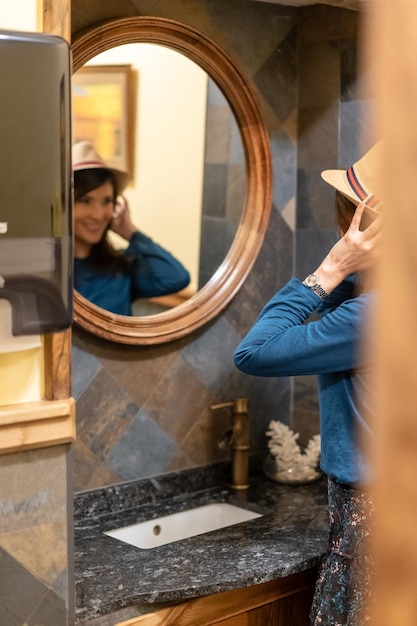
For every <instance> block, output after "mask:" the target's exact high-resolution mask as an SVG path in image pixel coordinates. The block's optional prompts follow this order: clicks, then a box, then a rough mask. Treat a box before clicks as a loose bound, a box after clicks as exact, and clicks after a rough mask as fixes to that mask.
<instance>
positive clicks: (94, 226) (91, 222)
mask: <svg viewBox="0 0 417 626" xmlns="http://www.w3.org/2000/svg"><path fill="white" fill-rule="evenodd" d="M114 192H115V190H114V187H113V185H112V183H111V182H110V181H107V182H105V183H103V184H102V185H100V187H96V188H95V189H93V190H91V191H88V192H86V193H85V194H84V195H82V196H80V197H77V195H76V198H75V202H74V252H75V256H76V257H77V258H85V257H87V256H88V255H89V254H90V252H91V247H92V246H93V245H94V244H96V243H98V242H99V241H100V240H101V239H102V238H103V236H104V234H105V232H106V230H107V228H108V226H109V224H110V222H111V220H112V218H113V212H114V206H115V198H114Z"/></svg>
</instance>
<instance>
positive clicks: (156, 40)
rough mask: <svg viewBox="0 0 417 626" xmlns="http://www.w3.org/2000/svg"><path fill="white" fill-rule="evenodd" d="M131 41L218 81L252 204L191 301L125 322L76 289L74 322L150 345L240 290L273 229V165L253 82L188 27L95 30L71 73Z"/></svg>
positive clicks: (156, 23) (121, 22)
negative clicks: (176, 56) (159, 49)
mask: <svg viewBox="0 0 417 626" xmlns="http://www.w3.org/2000/svg"><path fill="white" fill-rule="evenodd" d="M128 43H153V44H159V45H162V46H166V47H168V48H172V49H173V50H175V51H177V52H180V53H181V54H184V55H185V56H187V57H188V58H189V59H191V60H192V61H194V62H195V63H197V64H198V65H199V66H200V67H202V68H203V69H204V70H205V71H206V72H207V73H208V74H209V76H210V77H211V78H213V80H214V81H215V82H216V83H217V85H218V86H219V87H220V89H221V90H222V91H223V93H224V95H225V97H226V99H227V100H228V102H229V104H230V106H231V108H232V110H233V112H234V114H235V117H236V121H237V124H238V127H239V130H240V133H241V137H242V142H243V146H244V151H245V156H246V168H247V191H246V203H245V206H244V209H243V213H242V218H241V220H240V223H239V226H238V229H237V233H236V235H235V238H234V240H233V243H232V245H231V247H230V250H229V252H228V254H227V255H226V257H225V259H224V260H223V262H222V263H221V265H220V267H219V268H218V269H217V271H216V272H215V273H214V274H213V276H212V277H211V279H210V280H209V281H208V282H207V283H206V284H205V285H204V286H203V287H202V288H201V289H200V290H199V291H198V292H197V293H196V294H195V295H194V296H192V297H191V298H190V299H189V300H187V301H186V302H184V303H182V304H180V305H178V306H176V307H174V308H172V309H170V310H168V311H164V312H162V313H158V314H155V315H149V316H145V317H127V316H122V315H116V314H114V313H110V312H109V311H106V310H104V309H101V308H100V307H97V306H96V305H94V304H92V303H91V302H89V301H88V300H87V299H86V298H84V297H83V296H81V295H80V294H79V293H78V292H76V291H74V323H75V324H77V325H78V326H80V327H81V328H83V329H85V330H87V331H88V332H90V333H92V334H94V335H97V336H99V337H102V338H104V339H107V340H109V341H115V342H118V343H125V344H137V345H149V344H158V343H165V342H168V341H173V340H175V339H178V338H180V337H183V336H184V335H186V334H188V333H191V332H192V331H194V330H196V329H197V328H199V327H201V326H202V325H203V324H205V323H206V322H208V321H209V320H211V319H212V318H213V317H215V316H216V315H218V314H219V313H220V312H221V311H222V310H223V309H224V308H225V307H226V305H227V304H228V303H229V302H230V300H231V299H232V298H233V296H234V295H235V294H236V293H237V291H238V290H239V288H240V287H241V285H242V283H243V282H244V280H245V278H246V277H247V275H248V273H249V271H250V270H251V268H252V266H253V264H254V262H255V260H256V257H257V255H258V252H259V250H260V247H261V245H262V242H263V239H264V235H265V231H266V228H267V225H268V220H269V215H270V211H271V203H272V165H271V155H270V148H269V138H268V135H267V132H266V128H265V126H264V122H263V120H262V118H261V114H260V111H259V108H258V105H257V103H256V100H255V97H254V95H253V93H252V89H251V87H250V85H249V83H248V81H247V79H246V78H245V77H244V75H243V74H242V72H241V71H240V69H239V68H238V67H237V66H236V64H235V63H234V62H233V61H232V60H231V59H230V58H229V57H228V56H227V55H226V54H225V52H224V51H223V50H222V49H221V48H220V47H219V46H218V45H217V44H215V43H214V42H213V41H211V40H210V39H208V38H207V37H206V36H205V35H203V34H202V33H200V32H198V31H197V30H194V29H193V28H191V27H189V26H186V25H185V24H181V23H180V22H176V21H173V20H169V19H165V18H157V17H140V16H138V17H128V18H121V19H115V20H110V21H107V22H104V23H101V24H98V25H95V26H94V27H92V28H89V29H87V30H85V31H82V32H81V33H79V34H76V35H75V36H74V38H73V42H72V51H73V52H72V53H73V71H74V72H76V71H77V70H78V69H79V68H80V67H82V66H83V65H84V63H86V61H89V60H90V59H91V58H92V57H94V56H96V55H97V54H99V53H101V52H104V51H105V50H108V49H109V48H113V47H114V46H120V45H123V44H128Z"/></svg>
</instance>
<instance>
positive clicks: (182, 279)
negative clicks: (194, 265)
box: [125, 231, 190, 301]
mask: <svg viewBox="0 0 417 626" xmlns="http://www.w3.org/2000/svg"><path fill="white" fill-rule="evenodd" d="M125 253H126V255H127V256H128V257H130V258H131V259H132V261H133V263H132V290H131V291H132V293H131V298H132V301H133V300H135V299H136V298H149V297H154V296H163V295H167V294H170V293H175V292H177V291H180V290H181V289H184V288H185V287H186V286H187V285H188V284H189V282H190V274H189V273H188V271H187V270H186V269H185V267H184V266H183V265H182V264H181V263H180V262H179V261H178V260H177V259H176V258H175V257H174V256H172V254H170V253H169V252H168V251H167V250H165V249H164V248H162V246H159V245H158V244H156V243H155V242H154V241H153V240H152V239H151V238H150V237H147V236H146V235H144V234H143V233H141V232H139V231H137V232H135V233H134V234H133V235H132V237H131V239H130V242H129V246H128V248H127V249H126V251H125Z"/></svg>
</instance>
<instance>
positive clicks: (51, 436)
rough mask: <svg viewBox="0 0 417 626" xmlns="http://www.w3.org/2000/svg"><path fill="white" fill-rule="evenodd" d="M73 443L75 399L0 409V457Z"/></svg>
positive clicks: (24, 404) (32, 403)
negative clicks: (11, 453)
mask: <svg viewBox="0 0 417 626" xmlns="http://www.w3.org/2000/svg"><path fill="white" fill-rule="evenodd" d="M74 440H75V400H74V399H73V398H67V399H65V400H41V401H39V402H26V403H22V404H9V405H4V406H2V407H0V454H8V453H9V452H17V451H20V450H29V449H33V448H43V447H45V446H52V445H57V444H63V443H70V442H72V441H74Z"/></svg>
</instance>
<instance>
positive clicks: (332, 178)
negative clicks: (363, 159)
mask: <svg viewBox="0 0 417 626" xmlns="http://www.w3.org/2000/svg"><path fill="white" fill-rule="evenodd" d="M321 177H322V179H323V180H324V181H325V182H326V183H328V184H329V185H331V186H332V187H334V188H335V189H337V191H340V193H341V194H343V195H344V196H346V198H348V199H349V200H351V201H352V202H353V204H354V205H355V206H358V204H359V203H360V199H359V198H358V196H357V195H356V194H355V193H354V191H353V190H352V188H351V186H350V185H349V183H348V180H347V177H346V170H324V171H323V172H322V173H321ZM365 212H366V213H368V215H370V216H371V217H373V218H375V217H376V216H377V215H378V214H379V210H378V209H377V208H373V207H370V206H368V205H365Z"/></svg>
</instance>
